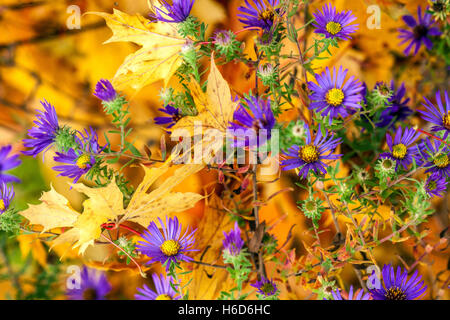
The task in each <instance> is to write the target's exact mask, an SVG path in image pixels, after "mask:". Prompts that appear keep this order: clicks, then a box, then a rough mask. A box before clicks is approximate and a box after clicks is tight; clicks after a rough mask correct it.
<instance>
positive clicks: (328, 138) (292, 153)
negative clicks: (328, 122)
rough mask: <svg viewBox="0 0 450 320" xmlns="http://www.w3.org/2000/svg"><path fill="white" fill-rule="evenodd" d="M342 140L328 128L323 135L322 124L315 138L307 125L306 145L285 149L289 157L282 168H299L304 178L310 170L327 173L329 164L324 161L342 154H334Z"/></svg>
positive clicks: (334, 158) (285, 153)
mask: <svg viewBox="0 0 450 320" xmlns="http://www.w3.org/2000/svg"><path fill="white" fill-rule="evenodd" d="M341 142H342V139H341V138H335V137H334V135H333V134H332V135H329V133H328V131H327V130H325V136H324V135H322V128H321V125H319V130H318V131H317V133H316V136H315V138H314V140H313V139H312V136H311V132H310V130H309V126H308V125H306V143H305V145H304V146H301V147H300V146H297V145H293V146H292V147H291V148H290V149H288V151H287V152H284V151H283V154H284V155H286V156H288V157H289V159H287V160H283V161H282V162H281V166H283V168H282V170H291V169H296V168H299V173H298V175H299V176H300V177H302V178H304V179H306V178H307V177H308V173H309V172H310V171H314V172H316V173H318V172H320V173H323V174H326V172H327V170H326V167H327V165H326V164H325V163H324V162H323V161H324V160H336V159H339V158H340V157H341V156H342V154H332V153H333V152H334V150H335V149H336V147H337V146H338V145H339V144H340V143H341Z"/></svg>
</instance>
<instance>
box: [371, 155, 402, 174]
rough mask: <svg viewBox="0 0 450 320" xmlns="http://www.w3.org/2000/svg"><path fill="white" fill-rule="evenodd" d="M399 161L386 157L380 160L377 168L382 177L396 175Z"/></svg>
mask: <svg viewBox="0 0 450 320" xmlns="http://www.w3.org/2000/svg"><path fill="white" fill-rule="evenodd" d="M396 166H397V163H396V161H395V160H393V159H389V158H384V159H380V160H378V162H377V164H376V166H375V169H376V170H377V171H378V175H379V176H380V177H384V178H385V177H393V176H394V175H395V167H396Z"/></svg>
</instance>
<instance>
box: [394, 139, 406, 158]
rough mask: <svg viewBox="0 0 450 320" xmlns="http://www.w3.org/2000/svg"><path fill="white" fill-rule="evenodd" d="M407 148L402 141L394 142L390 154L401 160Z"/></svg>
mask: <svg viewBox="0 0 450 320" xmlns="http://www.w3.org/2000/svg"><path fill="white" fill-rule="evenodd" d="M406 151H407V148H406V146H405V145H404V144H403V143H400V144H396V145H395V146H393V147H392V155H393V156H394V158H397V159H400V160H402V159H403V158H405V157H406Z"/></svg>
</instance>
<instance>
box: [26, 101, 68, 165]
mask: <svg viewBox="0 0 450 320" xmlns="http://www.w3.org/2000/svg"><path fill="white" fill-rule="evenodd" d="M41 104H42V105H43V107H44V110H43V111H42V110H36V111H38V115H37V116H36V118H37V120H36V121H34V124H35V125H36V127H33V128H31V129H30V130H28V136H29V137H30V139H24V140H23V145H24V146H25V147H26V148H31V149H30V150H27V151H23V152H22V153H23V154H25V155H28V156H33V157H36V156H37V155H38V154H39V153H41V152H43V151H46V150H48V149H49V148H50V147H51V146H52V145H53V144H54V143H55V139H56V136H57V134H58V131H59V129H60V127H59V124H58V116H57V115H56V110H55V107H53V106H52V105H51V104H50V103H48V102H47V101H45V100H44V101H41Z"/></svg>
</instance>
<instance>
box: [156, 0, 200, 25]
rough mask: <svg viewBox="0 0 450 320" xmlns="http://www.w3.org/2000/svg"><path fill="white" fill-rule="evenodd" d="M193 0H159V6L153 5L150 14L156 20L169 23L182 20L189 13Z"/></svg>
mask: <svg viewBox="0 0 450 320" xmlns="http://www.w3.org/2000/svg"><path fill="white" fill-rule="evenodd" d="M194 1H195V0H173V1H172V4H169V3H168V2H167V1H166V0H161V1H160V2H161V6H160V7H155V8H154V11H155V13H154V14H153V15H152V17H153V18H155V19H156V20H157V21H164V22H169V23H180V22H184V21H185V20H186V19H187V17H189V15H190V14H191V10H192V7H193V6H194Z"/></svg>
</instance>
